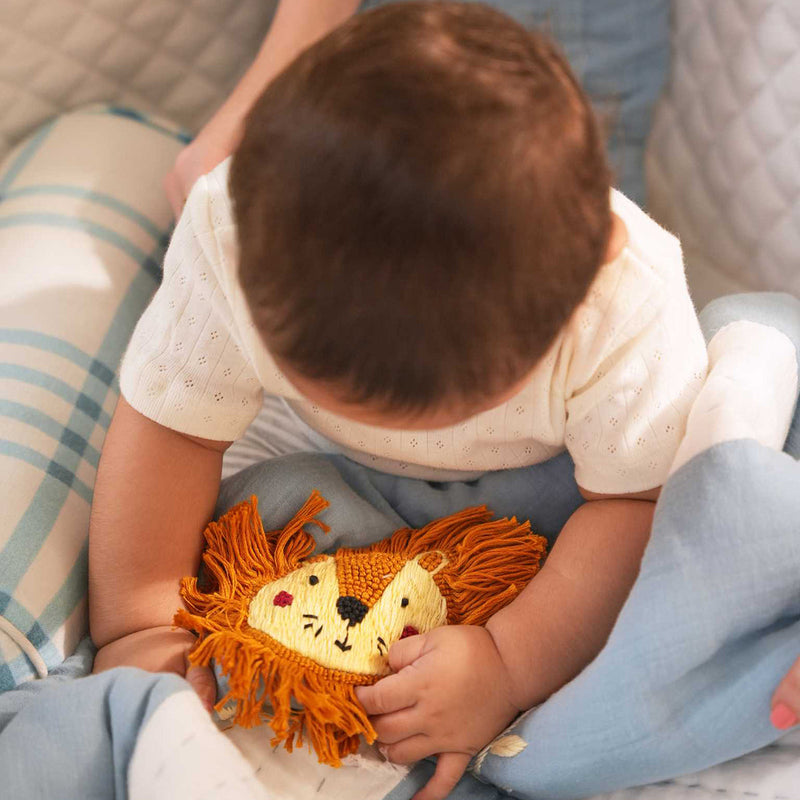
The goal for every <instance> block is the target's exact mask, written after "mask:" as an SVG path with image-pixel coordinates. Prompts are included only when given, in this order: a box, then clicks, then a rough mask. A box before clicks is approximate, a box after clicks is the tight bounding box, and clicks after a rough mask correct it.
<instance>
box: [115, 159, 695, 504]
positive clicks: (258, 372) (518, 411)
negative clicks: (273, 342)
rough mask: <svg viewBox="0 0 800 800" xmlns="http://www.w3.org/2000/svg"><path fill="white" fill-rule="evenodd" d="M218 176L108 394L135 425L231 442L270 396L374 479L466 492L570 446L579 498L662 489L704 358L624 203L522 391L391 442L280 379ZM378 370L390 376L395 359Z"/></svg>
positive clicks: (633, 210)
mask: <svg viewBox="0 0 800 800" xmlns="http://www.w3.org/2000/svg"><path fill="white" fill-rule="evenodd" d="M229 165H230V160H227V161H225V162H223V163H222V164H220V165H219V166H218V167H217V168H216V169H215V170H213V172H211V173H210V174H208V175H206V176H204V177H203V178H201V179H200V180H199V181H198V182H197V183H196V184H195V186H194V188H193V189H192V192H191V193H190V195H189V199H188V201H187V203H186V208H185V210H184V212H183V214H182V216H181V218H180V220H179V221H178V224H177V227H176V229H175V233H174V234H173V237H172V241H171V243H170V246H169V249H168V251H167V254H166V258H165V263H164V280H163V283H162V285H161V288H160V289H159V290H158V291H157V292H156V294H155V296H154V298H153V300H152V302H151V303H150V306H149V307H148V308H147V310H146V311H145V313H144V314H143V315H142V318H141V320H140V321H139V323H138V325H137V326H136V330H135V331H134V334H133V337H132V338H131V342H130V345H129V347H128V350H127V353H126V355H125V359H124V362H123V364H122V370H121V377H120V384H121V389H122V393H123V395H124V397H125V399H126V400H127V401H128V402H129V403H130V404H131V405H132V406H133V407H134V408H135V409H136V410H138V411H139V412H140V413H142V414H144V415H145V416H146V417H149V418H150V419H152V420H155V421H156V422H158V423H160V424H162V425H164V426H166V427H168V428H172V429H174V430H177V431H181V432H183V433H187V434H191V435H194V436H201V437H204V438H207V439H218V440H235V439H238V438H239V437H241V436H242V434H243V433H244V431H245V429H246V428H247V426H248V425H249V424H250V423H251V421H252V420H253V419H254V418H255V416H256V415H257V414H258V411H259V409H260V407H261V402H262V396H263V395H262V393H263V392H267V393H270V394H273V395H278V396H281V397H283V398H285V399H286V401H287V402H288V403H289V405H290V406H291V407H292V409H293V410H294V411H295V412H296V413H297V414H298V415H299V416H300V417H301V419H303V420H304V421H305V422H306V423H307V424H308V425H309V426H310V427H312V428H313V429H314V430H316V431H317V432H319V433H321V434H322V435H323V436H324V437H326V438H327V439H329V440H331V441H332V442H333V443H334V444H335V445H337V447H338V448H339V449H341V450H342V451H343V452H344V453H346V454H347V455H348V456H350V457H351V458H353V459H355V460H356V461H359V462H361V463H364V464H366V465H368V466H371V467H373V468H375V469H379V470H383V471H386V472H393V473H396V474H402V475H410V476H416V477H424V478H426V479H429V480H431V479H437V478H439V479H444V478H445V477H447V478H453V477H458V476H461V477H464V478H465V479H467V478H469V477H474V476H476V475H478V474H481V473H483V472H485V471H489V470H499V469H505V468H508V467H519V466H524V465H528V464H535V463H538V462H541V461H545V460H546V459H548V458H550V457H552V456H554V455H556V454H557V453H559V452H561V451H562V450H563V449H564V448H565V447H566V449H567V450H569V452H570V454H571V455H572V458H573V460H574V462H575V477H576V479H577V481H578V483H579V484H580V485H581V486H582V487H583V488H584V489H587V490H589V491H593V492H598V493H603V494H624V493H632V492H638V491H643V490H646V489H650V488H653V487H656V486H660V485H661V484H662V483H663V482H664V480H665V479H666V477H667V475H668V473H669V470H670V466H671V464H672V462H673V459H674V457H675V454H676V452H677V450H678V446H679V444H680V441H681V438H682V436H683V433H684V430H685V427H686V421H687V417H688V415H689V411H690V408H691V406H692V403H693V401H694V399H695V397H696V396H697V394H698V392H699V390H700V388H701V386H702V385H703V381H704V379H705V376H706V369H707V352H706V345H705V342H704V340H703V336H702V333H701V331H700V326H699V323H698V321H697V317H696V315H695V311H694V307H693V305H692V302H691V299H690V297H689V292H688V289H687V286H686V279H685V276H684V269H683V259H682V255H681V249H680V245H679V244H678V241H677V240H676V239H675V237H674V236H672V235H671V234H669V233H667V232H666V231H665V230H663V229H662V228H661V227H659V226H658V225H657V224H656V223H655V222H654V221H653V220H652V219H650V218H649V217H648V216H647V215H646V214H645V213H644V212H643V211H642V210H641V209H639V208H638V207H637V206H636V205H635V204H634V203H632V202H631V201H629V200H628V199H626V198H625V197H624V196H623V195H622V194H620V193H619V192H617V191H613V192H612V196H611V204H612V208H613V211H614V212H615V213H616V214H617V215H618V216H619V217H620V218H621V219H622V220H623V222H624V223H625V226H626V227H627V230H628V244H627V246H626V247H625V249H624V250H623V252H622V253H621V254H620V255H619V257H617V258H616V259H615V260H614V261H613V262H611V263H608V264H606V265H604V266H603V267H602V268H601V269H600V271H599V273H598V275H597V277H596V279H595V281H594V282H593V284H592V286H591V288H590V290H589V293H588V295H587V297H586V298H585V300H584V302H583V303H582V304H581V305H580V306H579V307H578V308H577V310H576V312H575V313H574V314H573V316H572V318H571V319H570V321H569V323H568V324H567V325H566V326H565V328H564V329H563V330H562V331H561V332H560V334H559V335H558V336H557V338H556V340H555V341H554V342H553V344H552V346H551V347H550V349H549V351H548V352H547V354H546V356H545V357H544V358H543V359H542V361H541V362H540V363H539V365H538V366H537V367H536V369H535V370H534V371H533V373H532V374H531V376H530V379H529V380H528V381H527V382H526V384H525V385H524V387H523V388H522V390H521V391H520V392H519V393H518V394H517V395H516V396H515V397H513V398H512V399H511V400H509V401H508V402H506V403H504V404H503V405H501V406H499V407H497V408H493V409H491V410H489V411H485V412H483V413H481V414H478V415H477V416H474V417H472V418H471V419H468V420H466V421H465V422H462V423H459V424H457V425H454V426H452V427H448V428H443V429H439V430H432V431H414V430H408V431H400V430H389V429H384V428H380V427H375V426H371V425H363V424H360V423H358V422H353V421H351V420H348V419H345V418H342V417H339V416H337V415H335V414H332V413H329V412H327V411H325V410H324V409H321V408H319V407H318V406H316V405H315V404H313V403H311V402H310V401H308V400H306V399H304V398H303V397H302V396H301V395H300V393H299V392H298V391H297V390H296V389H295V388H294V387H293V386H292V385H291V383H289V381H288V380H287V379H286V378H285V376H284V375H283V374H281V372H280V370H279V369H278V368H277V367H276V365H275V363H274V361H273V359H272V358H271V356H270V354H269V352H268V350H267V349H266V347H265V346H264V344H263V343H262V341H261V338H260V336H259V334H258V331H257V330H256V329H255V327H254V324H253V322H252V320H251V317H250V313H249V310H248V308H247V304H246V302H245V298H244V296H243V293H242V290H241V288H240V287H239V283H238V279H237V244H236V228H235V223H234V220H233V216H232V207H231V201H230V197H229V195H228V190H227V183H228V170H229ZM335 331H336V321H335V320H331V332H332V335H335ZM386 363H387V369H390V368H391V353H387V359H386Z"/></svg>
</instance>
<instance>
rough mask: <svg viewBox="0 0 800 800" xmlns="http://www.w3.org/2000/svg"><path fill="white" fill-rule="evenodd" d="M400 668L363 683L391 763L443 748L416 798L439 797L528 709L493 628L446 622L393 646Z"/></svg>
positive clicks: (393, 661) (392, 657)
mask: <svg viewBox="0 0 800 800" xmlns="http://www.w3.org/2000/svg"><path fill="white" fill-rule="evenodd" d="M389 665H390V666H391V668H392V670H393V671H394V673H395V674H393V675H389V676H388V677H386V678H383V679H382V680H380V681H379V682H378V683H376V684H375V685H374V686H365V687H361V688H358V689H356V693H357V695H358V699H359V700H360V701H361V703H362V704H363V706H364V708H365V709H366V711H367V713H368V714H370V716H371V721H372V724H373V726H374V728H375V730H376V732H377V734H378V740H379V741H380V743H381V744H383V745H384V746H385V747H384V748H382V749H383V750H384V752H385V753H386V755H387V758H388V759H389V760H390V761H395V762H397V763H401V764H409V763H411V762H414V761H418V760H419V759H421V758H425V757H427V756H431V755H435V754H437V753H438V754H439V759H438V764H437V767H436V772H435V774H434V776H433V777H432V778H431V780H430V781H429V782H428V784H427V785H426V786H425V787H424V788H423V789H422V790H421V791H420V792H418V793H417V794H416V795H415V797H414V800H440V799H441V798H444V797H446V796H447V795H448V794H449V793H450V791H451V790H452V789H453V787H454V786H455V785H456V783H458V781H459V779H460V778H461V776H462V775H463V774H464V771H465V770H466V768H467V765H468V764H469V761H470V759H471V758H472V756H474V755H475V754H476V753H477V752H478V751H479V750H480V749H481V748H482V747H484V746H485V745H486V744H487V743H488V742H490V741H491V740H492V739H493V738H494V737H495V736H497V734H498V733H500V732H501V731H502V730H503V729H504V728H505V727H506V726H507V725H508V724H509V723H510V722H511V720H513V719H514V717H515V716H516V715H517V714H518V713H519V711H520V710H521V709H519V708H517V707H516V706H515V705H514V703H513V702H512V701H511V696H512V693H511V692H512V689H511V686H512V682H511V679H510V676H509V674H508V672H507V670H506V667H505V664H504V663H503V659H502V658H501V656H500V653H499V652H498V650H497V647H496V646H495V643H494V640H493V639H492V636H491V634H490V633H489V632H488V631H487V630H486V629H485V628H480V627H475V626H471V625H446V626H444V627H441V628H435V629H434V630H432V631H430V632H429V633H426V634H422V635H419V636H411V637H408V638H407V639H402V640H401V641H399V642H397V643H395V644H394V645H392V648H391V649H390V651H389Z"/></svg>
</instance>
